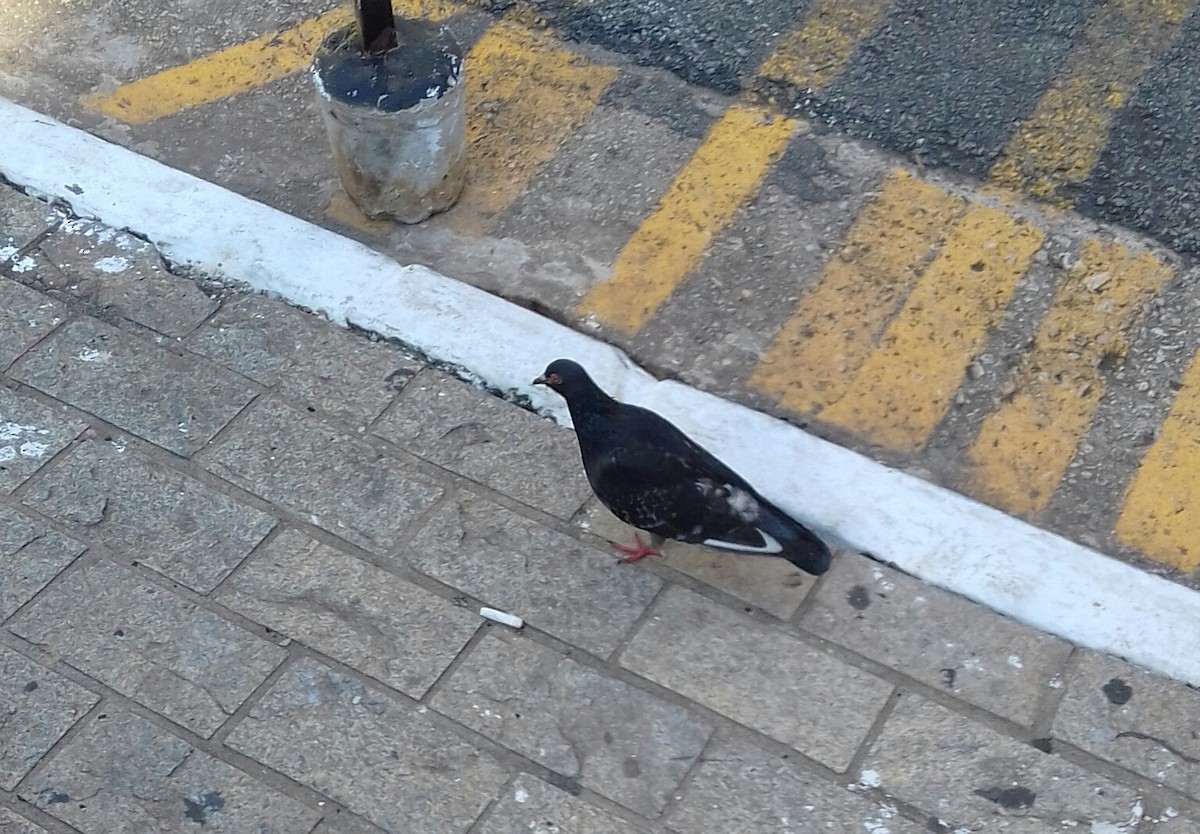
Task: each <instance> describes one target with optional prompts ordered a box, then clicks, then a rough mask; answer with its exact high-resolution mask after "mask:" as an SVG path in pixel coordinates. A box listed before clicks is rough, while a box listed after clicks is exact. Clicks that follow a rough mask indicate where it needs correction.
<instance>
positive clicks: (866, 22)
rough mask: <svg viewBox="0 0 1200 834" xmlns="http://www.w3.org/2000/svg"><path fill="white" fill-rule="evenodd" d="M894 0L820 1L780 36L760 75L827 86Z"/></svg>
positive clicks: (797, 83)
mask: <svg viewBox="0 0 1200 834" xmlns="http://www.w3.org/2000/svg"><path fill="white" fill-rule="evenodd" d="M891 5H892V0H817V2H815V3H814V4H813V5H812V7H811V9H810V11H809V13H808V15H807V17H806V18H805V20H804V23H803V25H802V26H801V27H800V28H799V29H797V30H795V31H794V32H791V33H789V34H787V35H784V36H783V38H781V39H780V41H779V43H778V44H777V45H776V47H775V51H774V52H773V53H772V54H771V56H770V57H769V58H767V60H766V61H764V62H763V65H762V67H760V68H759V70H758V74H759V75H760V76H761V77H762V78H765V79H767V80H769V81H777V82H782V83H785V84H794V85H795V86H797V87H804V88H808V89H812V90H819V89H821V88H823V87H825V86H826V85H827V84H829V82H831V81H833V79H835V78H837V76H838V75H840V74H841V72H842V70H843V69H844V68H845V66H846V64H848V63H849V62H850V58H851V57H852V56H853V55H854V52H855V50H856V49H858V45H859V44H860V43H862V42H863V41H864V40H866V39H867V38H868V37H869V36H870V35H871V33H873V32H874V31H875V30H876V29H877V28H879V24H880V23H882V22H883V19H884V18H885V17H887V13H888V9H889V8H890V7H891Z"/></svg>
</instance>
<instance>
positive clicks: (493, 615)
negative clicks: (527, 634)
mask: <svg viewBox="0 0 1200 834" xmlns="http://www.w3.org/2000/svg"><path fill="white" fill-rule="evenodd" d="M479 616H481V617H483V618H484V619H485V620H494V621H495V622H498V623H503V624H504V625H506V626H509V627H510V628H521V627H522V626H524V625H525V621H524V620H522V619H521V618H520V617H515V616H513V615H512V614H506V613H504V612H503V611H497V610H496V609H495V608H480V609H479Z"/></svg>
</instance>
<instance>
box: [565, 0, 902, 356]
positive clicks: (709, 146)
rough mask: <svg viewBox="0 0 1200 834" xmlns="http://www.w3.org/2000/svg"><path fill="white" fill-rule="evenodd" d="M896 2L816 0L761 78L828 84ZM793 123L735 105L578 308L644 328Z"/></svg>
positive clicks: (761, 173)
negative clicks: (601, 281) (610, 270)
mask: <svg viewBox="0 0 1200 834" xmlns="http://www.w3.org/2000/svg"><path fill="white" fill-rule="evenodd" d="M890 2H891V0H850V2H845V0H818V2H817V4H816V6H815V7H814V9H813V11H812V13H811V14H810V15H809V17H808V19H807V21H806V23H805V24H804V25H803V26H802V27H801V28H800V29H799V30H798V31H796V32H795V33H793V34H791V35H788V36H785V37H784V38H783V39H781V41H780V44H779V47H778V48H777V49H776V50H775V52H774V53H773V54H772V55H771V56H770V57H769V58H767V60H766V61H765V62H763V65H762V67H761V68H760V69H759V75H762V76H763V77H766V78H773V79H780V80H787V81H789V82H790V83H794V84H804V85H805V86H807V87H812V88H814V89H816V88H819V87H821V86H824V85H825V84H827V83H829V82H830V81H831V80H833V79H834V78H835V77H837V75H838V73H840V72H841V71H842V69H843V68H844V67H845V65H846V63H847V62H848V61H849V60H850V57H851V56H852V55H853V54H854V50H855V48H856V47H857V44H858V43H859V41H861V40H862V39H863V38H865V37H866V36H867V35H869V34H870V33H871V32H872V31H874V29H875V27H876V26H878V25H879V21H881V20H882V19H883V16H884V14H885V13H886V9H887V7H888V5H889V4H890ZM810 65H811V66H810ZM795 125H796V122H795V121H793V120H791V119H786V118H782V117H778V116H773V115H772V114H770V113H769V112H768V111H767V110H765V109H763V108H760V107H756V106H752V105H749V104H737V105H734V106H732V107H730V108H729V110H727V111H726V112H725V114H724V116H722V118H721V119H720V120H719V121H717V123H716V124H714V125H713V126H712V128H711V129H710V130H709V132H708V135H707V136H706V137H705V139H704V141H703V142H702V143H701V144H700V147H699V148H697V149H696V152H695V154H694V155H693V156H692V159H691V160H690V161H689V162H688V163H687V165H685V166H684V168H683V170H682V171H680V172H679V174H678V175H677V176H676V178H675V180H674V182H672V183H671V186H670V187H669V188H668V189H667V192H666V193H665V194H664V195H663V197H662V199H661V200H659V203H658V206H657V207H656V208H655V210H654V212H653V213H652V214H651V215H650V217H648V218H647V219H646V220H645V221H644V222H643V223H642V225H641V226H640V227H639V228H638V230H637V231H636V232H634V234H633V236H632V237H631V238H630V239H629V241H628V242H627V243H626V245H625V248H624V249H623V250H622V251H621V254H620V255H619V256H618V257H617V260H616V263H614V264H613V274H612V277H611V278H609V280H607V281H605V282H604V283H602V284H598V285H596V286H595V287H593V288H592V290H591V292H589V293H588V294H587V295H586V296H585V297H584V299H583V300H582V301H581V302H580V303H579V306H578V308H577V309H576V312H578V313H579V314H580V315H592V316H594V317H595V318H596V319H598V320H599V321H601V322H603V323H605V324H607V325H609V326H610V327H613V328H615V329H617V330H621V331H624V332H625V333H629V334H632V333H635V332H637V331H638V330H639V329H641V328H642V327H643V326H644V325H645V324H646V322H647V321H649V320H650V318H651V317H652V316H653V315H654V313H655V312H656V311H657V310H658V308H659V306H660V305H661V304H662V303H663V302H664V301H666V300H667V298H668V297H670V295H671V293H672V292H674V290H675V288H676V287H677V286H678V285H679V284H680V283H682V282H683V281H684V279H685V278H687V276H688V275H689V274H690V273H691V272H692V270H693V269H695V268H696V265H697V264H699V262H700V259H701V258H702V257H703V256H704V252H705V250H706V249H707V247H708V244H709V242H710V241H711V240H712V238H713V236H714V235H715V234H717V233H718V232H719V231H720V230H721V229H723V228H724V227H725V226H726V225H727V224H728V223H729V221H730V220H732V219H733V215H734V214H735V213H736V212H737V210H738V208H739V207H740V205H741V204H742V203H743V202H744V201H745V200H747V199H749V198H750V197H751V196H752V195H753V194H754V193H755V192H756V191H757V190H758V187H759V186H760V185H761V184H762V180H763V178H764V177H765V176H766V174H767V171H768V170H769V169H770V166H771V165H772V164H773V163H774V162H775V160H776V159H778V158H779V157H780V156H781V155H782V154H783V152H784V150H786V148H787V143H788V140H789V139H790V138H791V135H792V131H793V130H794V128H795Z"/></svg>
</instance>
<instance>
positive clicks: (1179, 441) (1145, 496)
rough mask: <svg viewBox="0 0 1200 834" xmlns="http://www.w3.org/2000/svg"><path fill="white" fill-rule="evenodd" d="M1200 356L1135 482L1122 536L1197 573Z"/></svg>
mask: <svg viewBox="0 0 1200 834" xmlns="http://www.w3.org/2000/svg"><path fill="white" fill-rule="evenodd" d="M1198 531H1200V355H1197V356H1196V357H1195V358H1194V359H1193V360H1192V364H1191V366H1190V367H1189V368H1188V370H1187V372H1186V373H1185V374H1184V375H1183V380H1182V387H1181V388H1180V389H1179V391H1178V393H1176V395H1175V402H1174V404H1173V405H1172V407H1171V412H1170V414H1168V415H1167V419H1166V421H1165V422H1163V425H1162V430H1161V431H1160V432H1159V435H1158V439H1157V440H1155V441H1154V443H1153V444H1152V445H1151V446H1150V449H1149V450H1148V451H1147V452H1146V457H1145V458H1143V459H1142V463H1141V466H1140V467H1138V471H1137V474H1135V475H1134V477H1133V481H1132V482H1131V483H1130V486H1129V491H1128V492H1127V493H1126V496H1125V503H1124V506H1123V507H1122V508H1121V515H1120V516H1119V517H1118V519H1117V528H1116V534H1117V538H1118V539H1119V540H1120V541H1121V542H1122V543H1124V544H1126V545H1129V546H1130V547H1133V548H1136V549H1137V550H1139V551H1140V552H1141V553H1143V554H1145V555H1146V556H1149V557H1150V558H1152V559H1155V560H1157V561H1159V562H1163V563H1165V564H1168V565H1173V566H1174V567H1177V568H1179V569H1180V570H1185V571H1191V570H1195V569H1196V568H1197V567H1200V532H1198Z"/></svg>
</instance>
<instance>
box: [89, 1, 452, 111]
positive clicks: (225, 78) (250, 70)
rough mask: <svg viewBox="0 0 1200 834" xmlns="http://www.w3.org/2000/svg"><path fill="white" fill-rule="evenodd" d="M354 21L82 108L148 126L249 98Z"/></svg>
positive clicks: (263, 43) (151, 81)
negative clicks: (248, 94)
mask: <svg viewBox="0 0 1200 834" xmlns="http://www.w3.org/2000/svg"><path fill="white" fill-rule="evenodd" d="M392 7H393V9H394V10H395V12H396V13H397V14H399V15H404V16H407V17H413V18H425V19H428V20H444V19H446V18H448V17H450V16H451V15H453V14H455V13H456V12H457V11H459V9H460V7H459V6H457V5H455V4H453V3H449V2H444V0H393V2H392ZM353 20H354V14H353V11H352V9H351V7H350V6H349V5H346V6H339V7H338V8H336V9H333V10H332V11H329V12H326V13H325V14H322V15H318V16H317V17H312V18H308V19H307V20H303V21H301V22H300V23H298V24H296V25H295V26H293V27H291V28H290V29H284V30H283V31H280V32H271V33H269V34H266V35H263V36H262V37H259V38H255V39H254V40H251V41H246V42H245V43H241V44H238V45H236V46H231V47H229V48H227V49H222V50H220V51H218V52H213V53H211V54H209V55H205V56H204V57H203V58H199V59H197V60H195V61H192V62H190V63H188V64H184V65H182V66H178V67H172V68H171V69H167V70H163V71H162V72H158V73H155V74H154V75H150V76H147V77H145V78H140V79H138V80H137V81H131V82H130V83H128V84H123V85H121V86H120V87H118V88H117V89H116V90H115V91H114V92H112V93H109V94H95V95H92V96H89V97H88V98H86V99H85V100H84V102H83V106H84V107H86V108H88V109H89V110H94V111H96V112H98V113H102V114H103V115H105V116H111V117H112V118H114V119H117V120H119V121H122V122H125V123H127V124H145V123H146V122H152V121H154V120H155V119H161V118H163V117H165V116H173V115H175V114H176V113H180V112H183V111H184V110H188V109H191V108H193V107H199V106H201V105H204V104H210V103H212V102H214V101H220V100H221V99H224V98H228V97H230V96H234V95H238V94H239V93H245V92H249V91H250V90H255V89H258V88H259V87H263V86H265V85H267V84H270V83H271V82H273V81H278V80H280V79H282V78H286V77H288V76H289V75H292V74H293V73H296V72H300V71H301V70H303V69H306V68H307V67H308V65H309V64H310V63H311V62H312V57H313V54H314V53H315V52H316V50H317V47H318V46H320V44H321V41H322V40H323V39H324V38H325V36H326V35H328V34H329V33H330V32H332V31H333V30H334V29H337V28H339V27H342V26H347V25H349V24H350V23H351V22H352V21H353Z"/></svg>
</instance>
